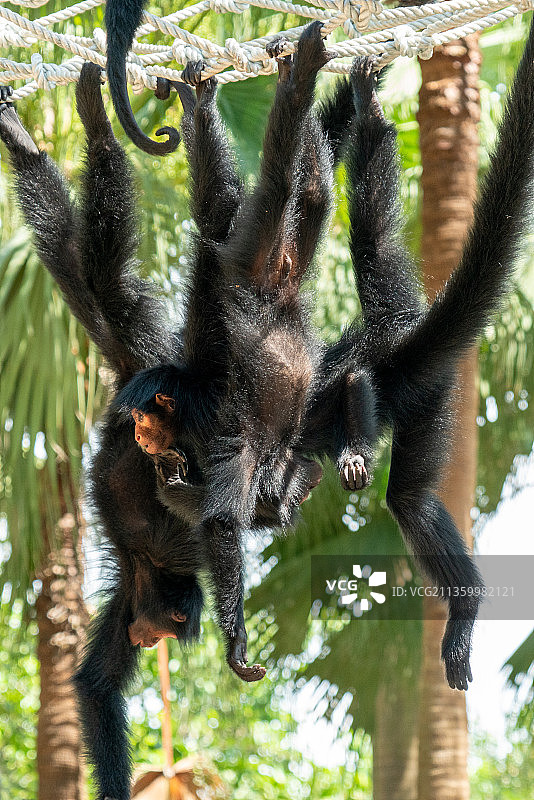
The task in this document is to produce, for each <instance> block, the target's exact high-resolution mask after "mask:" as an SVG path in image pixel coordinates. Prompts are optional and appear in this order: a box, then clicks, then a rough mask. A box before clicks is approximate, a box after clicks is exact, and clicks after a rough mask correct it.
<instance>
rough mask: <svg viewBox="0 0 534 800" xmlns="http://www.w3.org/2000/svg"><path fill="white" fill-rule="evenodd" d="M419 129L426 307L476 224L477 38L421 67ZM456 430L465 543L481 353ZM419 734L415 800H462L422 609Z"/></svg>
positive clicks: (462, 731)
mask: <svg viewBox="0 0 534 800" xmlns="http://www.w3.org/2000/svg"><path fill="white" fill-rule="evenodd" d="M421 66H422V73H423V84H422V87H421V91H420V95H419V100H420V102H419V113H418V122H419V130H420V146H421V159H422V164H423V177H422V186H423V213H422V219H423V239H422V256H423V260H424V263H425V269H426V274H425V276H424V278H425V285H426V288H427V291H428V294H429V297H433V296H434V294H435V292H436V291H437V290H438V289H439V288H440V287H441V286H442V285H443V283H444V282H445V281H446V279H447V278H448V277H449V275H450V273H451V271H452V270H453V269H454V267H455V266H456V264H457V263H458V259H459V256H460V253H461V249H462V242H463V240H464V237H465V234H466V232H467V227H468V225H469V223H470V221H471V219H472V208H473V200H474V197H475V193H476V179H477V169H478V135H477V123H478V121H479V116H480V110H479V92H478V74H479V66H480V50H479V48H478V39H477V37H476V36H473V37H468V38H466V39H462V40H461V41H459V42H453V43H451V44H448V45H446V46H444V47H443V48H440V49H439V50H437V51H435V53H434V56H433V58H432V59H431V60H429V61H424V62H422V65H421ZM459 386H460V387H461V393H459V396H458V401H457V424H456V432H455V440H454V442H453V447H452V451H451V458H450V465H451V466H450V468H449V469H447V470H446V474H445V476H444V480H443V485H442V491H441V496H442V498H443V500H444V502H445V504H446V506H447V508H448V509H449V511H450V512H451V514H452V516H453V517H454V519H455V520H456V523H457V525H458V527H459V529H460V531H461V532H462V534H463V535H464V537H465V539H466V541H468V542H470V541H471V520H470V510H471V507H472V504H473V497H474V490H475V483H476V457H477V437H476V425H475V417H476V413H477V408H478V392H477V353H476V352H473V353H472V354H471V355H469V356H468V357H467V358H466V359H465V361H464V363H463V365H462V368H461V371H460V376H459ZM424 612H425V621H424V632H423V666H422V674H421V698H420V702H421V709H420V729H419V800H467V798H468V797H469V785H468V779H467V749H468V741H467V716H466V709H465V695H464V694H463V693H462V692H459V691H453V690H451V689H449V687H448V685H447V683H446V681H445V677H444V671H443V667H442V664H441V662H440V643H441V637H442V635H443V629H444V624H445V619H446V608H445V606H444V605H443V604H441V603H439V602H438V601H436V600H432V599H431V598H429V599H425V603H424Z"/></svg>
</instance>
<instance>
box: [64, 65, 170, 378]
mask: <svg viewBox="0 0 534 800" xmlns="http://www.w3.org/2000/svg"><path fill="white" fill-rule="evenodd" d="M100 77H101V70H100V68H99V67H97V66H96V65H94V64H85V65H84V67H83V69H82V73H81V75H80V80H79V83H78V85H77V87H76V104H77V108H78V113H79V114H80V117H81V119H82V122H83V124H84V127H85V131H86V135H87V147H86V158H85V167H84V171H83V174H82V198H81V233H80V253H81V254H82V260H83V271H84V283H85V285H86V286H87V287H88V289H89V292H90V295H91V297H92V298H93V304H94V305H95V306H96V307H97V308H98V309H99V310H100V312H101V314H102V316H103V318H104V320H105V328H104V330H103V331H102V332H101V335H100V336H99V339H98V341H97V344H98V345H99V346H100V348H101V349H102V351H103V353H104V355H105V356H106V357H107V359H108V360H109V361H110V363H111V364H112V366H113V367H114V368H115V369H116V370H117V372H118V373H119V375H120V376H121V378H122V379H123V380H127V379H128V378H129V377H131V376H132V375H133V374H134V373H135V372H137V371H138V370H139V369H143V368H144V367H148V366H152V365H153V364H154V363H157V362H159V361H160V360H161V359H162V358H169V359H170V358H171V356H172V342H171V337H170V334H169V331H168V325H166V324H165V322H164V309H163V306H162V304H161V303H160V302H159V301H157V300H156V299H155V298H154V297H152V296H151V294H150V290H149V287H148V285H147V284H146V283H145V282H144V281H142V280H140V279H139V278H138V276H137V275H136V274H135V273H134V272H133V271H132V266H133V263H134V256H135V252H136V249H137V246H138V236H137V220H136V212H135V194H134V190H133V185H132V178H131V174H130V169H129V165H128V162H127V160H126V156H125V154H124V151H123V150H122V148H121V147H120V145H119V143H118V142H117V140H116V139H115V137H114V135H113V131H112V128H111V125H110V122H109V120H108V118H107V116H106V112H105V109H104V104H103V102H102V94H101V79H100Z"/></svg>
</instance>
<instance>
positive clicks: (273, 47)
mask: <svg viewBox="0 0 534 800" xmlns="http://www.w3.org/2000/svg"><path fill="white" fill-rule="evenodd" d="M290 44H291V42H290V41H289V39H286V37H285V36H279V37H278V38H277V39H274V40H273V41H272V42H269V44H268V45H267V47H266V48H265V52H266V53H267V55H268V56H269V58H278V57H279V56H281V54H282V53H283V52H284V50H285V49H286V48H287V47H288V46H289V45H290ZM285 58H287V56H285ZM289 58H291V56H289Z"/></svg>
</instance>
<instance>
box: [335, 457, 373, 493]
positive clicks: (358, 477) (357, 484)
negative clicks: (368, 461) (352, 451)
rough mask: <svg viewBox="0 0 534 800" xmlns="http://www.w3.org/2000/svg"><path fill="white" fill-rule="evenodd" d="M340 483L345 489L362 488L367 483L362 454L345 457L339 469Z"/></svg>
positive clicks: (367, 478) (367, 477) (367, 476)
mask: <svg viewBox="0 0 534 800" xmlns="http://www.w3.org/2000/svg"><path fill="white" fill-rule="evenodd" d="M339 477H340V479H341V485H342V487H343V488H344V489H346V490H347V491H351V490H354V489H363V488H364V487H365V486H367V484H368V483H369V475H368V474H367V470H366V468H365V461H364V459H363V456H352V457H350V458H347V459H345V461H344V462H343V463H342V465H341V466H340V469H339Z"/></svg>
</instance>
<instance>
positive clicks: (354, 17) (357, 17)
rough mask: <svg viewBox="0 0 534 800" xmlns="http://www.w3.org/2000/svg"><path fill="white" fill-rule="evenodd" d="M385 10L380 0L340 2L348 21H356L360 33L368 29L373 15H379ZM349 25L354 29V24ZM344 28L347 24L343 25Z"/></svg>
mask: <svg viewBox="0 0 534 800" xmlns="http://www.w3.org/2000/svg"><path fill="white" fill-rule="evenodd" d="M383 10H384V8H383V6H382V3H380V2H379V0H359V3H358V4H356V3H355V2H354V0H341V3H340V11H341V13H342V14H343V16H344V17H345V18H346V21H347V22H348V21H349V20H350V21H351V22H352V23H354V25H355V26H356V29H357V30H358V31H359V32H360V33H362V32H363V31H366V30H367V28H368V27H369V23H370V21H371V17H372V16H373V15H374V16H375V17H378V15H379V14H381V13H382V11H383ZM347 27H350V28H351V29H352V30H353V28H352V26H347ZM343 28H345V25H343ZM348 35H349V36H350V35H351V34H350V33H349V34H348ZM352 35H354V34H352Z"/></svg>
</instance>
